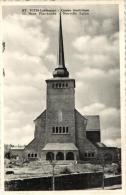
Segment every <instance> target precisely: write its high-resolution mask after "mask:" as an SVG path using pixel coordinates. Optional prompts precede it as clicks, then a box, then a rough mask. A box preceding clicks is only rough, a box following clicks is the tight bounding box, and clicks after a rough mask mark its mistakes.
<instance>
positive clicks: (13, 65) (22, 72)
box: [3, 5, 121, 147]
mask: <svg viewBox="0 0 126 195" xmlns="http://www.w3.org/2000/svg"><path fill="white" fill-rule="evenodd" d="M29 8H37V6H33V7H32V6H31V7H28V6H19V7H16V6H14V7H13V6H11V7H7V6H6V7H3V29H4V32H3V40H4V41H5V42H6V49H5V52H4V54H3V58H4V67H5V77H4V119H5V120H4V121H5V132H4V134H5V138H4V140H5V144H14V145H17V144H20V145H23V144H25V145H26V144H28V143H29V142H30V141H31V140H32V139H33V137H34V122H33V120H34V119H35V118H36V117H37V116H38V115H39V114H40V113H41V112H42V111H43V110H44V109H45V108H46V83H45V80H46V79H49V78H52V72H53V70H54V69H55V68H56V67H57V44H58V25H59V15H58V12H57V14H56V15H54V16H52V15H38V14H37V15H28V14H27V15H23V14H22V9H27V10H29ZM40 8H42V9H43V8H46V7H42V6H39V9H40ZM54 8H55V9H58V7H53V6H51V7H50V9H54ZM60 8H61V9H62V8H63V9H69V8H71V9H75V8H76V9H77V8H78V9H80V8H82V7H79V6H78V7H77V6H76V7H60ZM83 9H89V15H80V14H77V15H62V25H63V37H64V50H65V61H66V67H67V69H68V71H69V73H70V78H74V79H75V80H76V89H75V90H76V94H75V102H76V103H75V104H76V105H75V106H76V109H78V110H79V112H80V113H81V114H82V115H99V116H100V126H101V139H102V143H104V144H106V145H107V146H118V147H120V142H121V139H120V134H121V133H120V131H121V130H120V78H119V75H120V64H119V21H118V7H117V6H115V5H109V6H107V5H103V6H102V5H101V6H100V5H85V6H83Z"/></svg>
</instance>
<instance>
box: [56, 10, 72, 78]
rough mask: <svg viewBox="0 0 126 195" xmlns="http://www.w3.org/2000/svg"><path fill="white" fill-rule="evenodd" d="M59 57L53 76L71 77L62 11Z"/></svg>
mask: <svg viewBox="0 0 126 195" xmlns="http://www.w3.org/2000/svg"><path fill="white" fill-rule="evenodd" d="M57 58H58V59H57V61H58V62H57V63H58V67H57V68H55V70H54V72H53V77H69V72H68V71H67V69H66V67H65V57H64V45H63V32H62V19H61V11H60V21H59V42H58V53H57Z"/></svg>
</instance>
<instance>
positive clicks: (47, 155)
mask: <svg viewBox="0 0 126 195" xmlns="http://www.w3.org/2000/svg"><path fill="white" fill-rule="evenodd" d="M46 160H54V153H53V152H47V154H46Z"/></svg>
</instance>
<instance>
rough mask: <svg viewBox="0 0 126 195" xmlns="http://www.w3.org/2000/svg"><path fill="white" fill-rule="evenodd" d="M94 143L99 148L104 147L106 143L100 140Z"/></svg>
mask: <svg viewBox="0 0 126 195" xmlns="http://www.w3.org/2000/svg"><path fill="white" fill-rule="evenodd" d="M95 145H96V146H98V147H99V148H104V147H106V145H105V144H103V143H101V142H96V143H95Z"/></svg>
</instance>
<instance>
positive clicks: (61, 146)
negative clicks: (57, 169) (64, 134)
mask: <svg viewBox="0 0 126 195" xmlns="http://www.w3.org/2000/svg"><path fill="white" fill-rule="evenodd" d="M42 150H46V151H47V150H48V151H50V150H53V151H54V150H58V151H59V150H62V151H63V150H69V151H75V150H78V149H77V147H76V146H75V145H74V143H48V144H46V145H45V146H44V148H43V149H42Z"/></svg>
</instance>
